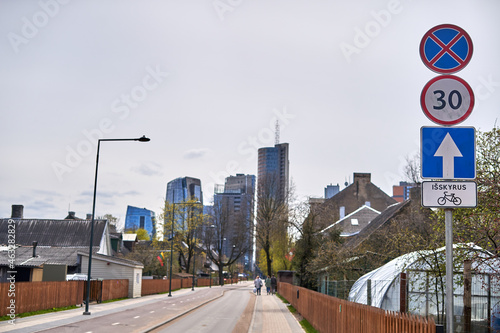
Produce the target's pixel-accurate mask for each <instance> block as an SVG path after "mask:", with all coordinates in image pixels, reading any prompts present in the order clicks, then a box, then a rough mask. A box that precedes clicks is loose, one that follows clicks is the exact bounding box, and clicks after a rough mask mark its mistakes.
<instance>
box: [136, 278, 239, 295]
mask: <svg viewBox="0 0 500 333" xmlns="http://www.w3.org/2000/svg"><path fill="white" fill-rule="evenodd" d="M218 283H219V279H218V278H212V284H210V279H208V278H207V279H202V278H197V279H196V280H195V287H208V286H210V285H212V286H217V285H218ZM224 283H225V284H231V283H238V279H233V280H230V279H226V281H225V282H224ZM192 286H193V279H192V278H186V279H172V290H177V289H181V288H191V287H192ZM169 288H170V280H168V279H166V280H142V288H141V294H142V296H146V295H153V294H160V293H165V292H168V291H169Z"/></svg>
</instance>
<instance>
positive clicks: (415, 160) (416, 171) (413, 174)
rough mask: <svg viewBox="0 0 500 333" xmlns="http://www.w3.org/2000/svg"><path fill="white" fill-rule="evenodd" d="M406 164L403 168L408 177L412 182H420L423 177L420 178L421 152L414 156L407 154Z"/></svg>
mask: <svg viewBox="0 0 500 333" xmlns="http://www.w3.org/2000/svg"><path fill="white" fill-rule="evenodd" d="M405 160H406V165H405V167H404V169H403V172H404V175H405V177H406V179H407V180H408V181H409V182H410V183H412V184H420V183H421V182H422V178H420V175H421V172H420V154H416V155H414V156H412V157H410V156H406V157H405Z"/></svg>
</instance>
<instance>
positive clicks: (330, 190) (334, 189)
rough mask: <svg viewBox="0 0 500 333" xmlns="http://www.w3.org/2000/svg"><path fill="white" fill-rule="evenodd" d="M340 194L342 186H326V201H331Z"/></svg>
mask: <svg viewBox="0 0 500 333" xmlns="http://www.w3.org/2000/svg"><path fill="white" fill-rule="evenodd" d="M339 192H340V186H339V184H337V185H332V184H330V185H326V187H325V199H330V198H331V197H333V196H334V195H335V194H337V193H339Z"/></svg>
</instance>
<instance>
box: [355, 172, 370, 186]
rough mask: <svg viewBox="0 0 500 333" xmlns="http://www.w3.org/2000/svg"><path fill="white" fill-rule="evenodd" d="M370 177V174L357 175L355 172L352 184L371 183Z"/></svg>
mask: <svg viewBox="0 0 500 333" xmlns="http://www.w3.org/2000/svg"><path fill="white" fill-rule="evenodd" d="M371 177H372V174H371V173H357V172H355V173H354V181H353V182H354V183H356V182H357V181H361V180H364V181H365V182H367V183H369V182H371Z"/></svg>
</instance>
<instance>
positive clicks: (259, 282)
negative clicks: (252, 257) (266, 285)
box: [253, 275, 263, 295]
mask: <svg viewBox="0 0 500 333" xmlns="http://www.w3.org/2000/svg"><path fill="white" fill-rule="evenodd" d="M253 283H254V285H255V289H256V291H257V295H260V290H261V289H262V285H263V283H262V280H261V279H260V276H258V275H257V277H256V278H255V280H254V281H253Z"/></svg>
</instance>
